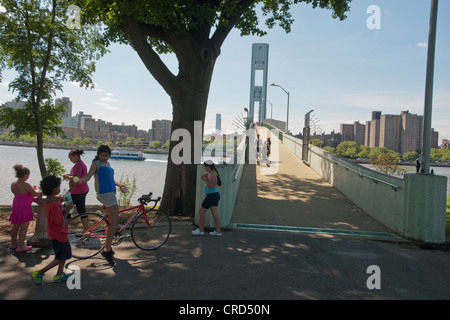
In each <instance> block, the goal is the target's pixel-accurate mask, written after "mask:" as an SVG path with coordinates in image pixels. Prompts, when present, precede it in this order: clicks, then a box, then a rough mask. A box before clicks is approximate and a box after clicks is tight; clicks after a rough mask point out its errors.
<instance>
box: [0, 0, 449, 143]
mask: <svg viewBox="0 0 450 320" xmlns="http://www.w3.org/2000/svg"><path fill="white" fill-rule="evenodd" d="M350 5H351V11H350V12H348V14H347V16H348V18H347V19H346V20H345V21H338V20H334V19H332V18H331V12H330V11H327V10H323V9H312V8H311V5H307V4H300V5H294V6H293V11H292V16H293V18H294V19H295V22H294V23H293V25H292V32H291V33H289V34H286V33H285V32H284V31H283V30H281V29H280V28H279V27H275V28H274V29H271V30H268V35H267V36H265V37H262V38H260V37H253V36H251V37H240V35H239V32H238V31H237V30H234V31H232V32H231V34H230V36H229V37H228V39H227V40H226V41H225V43H224V46H223V47H222V54H221V55H220V56H219V58H218V60H217V63H216V66H215V71H214V74H213V79H212V82H211V90H210V94H209V101H208V108H207V111H206V119H205V133H208V132H212V131H214V129H215V115H216V114H217V113H220V114H221V115H222V128H223V130H224V131H225V130H233V129H234V126H233V124H232V121H233V119H234V118H235V117H236V116H237V115H238V114H244V108H248V106H249V98H250V97H249V89H250V71H251V68H250V62H251V48H252V44H253V43H268V44H269V66H268V73H269V75H268V78H269V81H268V82H269V83H277V84H279V85H281V86H283V88H285V89H286V90H287V91H289V92H290V117H289V129H290V130H291V131H292V133H293V134H297V133H299V132H302V127H303V123H304V118H303V117H304V114H305V113H306V112H308V111H309V110H314V112H313V114H314V116H315V117H316V118H317V119H319V120H320V122H319V123H318V124H319V125H320V128H321V129H322V130H323V131H324V132H327V133H328V132H331V131H333V130H335V131H339V125H340V124H341V123H354V122H355V121H357V120H358V119H364V118H366V114H367V113H368V112H370V111H371V110H380V111H382V112H383V114H399V113H400V112H401V111H402V110H410V112H411V113H414V114H419V115H423V108H424V93H425V70H426V56H427V42H428V29H429V16H430V5H431V2H430V1H419V0H414V1H406V0H397V1H387V0H379V1H375V2H373V1H366V0H361V1H358V2H352V3H351V4H350ZM371 5H377V6H378V7H379V8H380V21H381V23H380V29H373V30H371V29H369V28H368V27H367V24H366V23H367V20H368V18H369V17H370V16H371V14H370V13H367V9H368V7H369V6H371ZM448 12H450V2H449V1H446V2H440V3H439V15H438V24H437V28H438V30H437V47H436V67H435V77H434V100H433V114H432V127H433V128H435V130H436V131H438V132H439V136H440V138H439V139H440V140H442V139H449V138H450V93H449V90H448V88H450V79H449V77H448V74H449V73H450V54H449V53H448V52H450V41H449V38H450V37H449V34H448V32H447V30H450V19H446V15H447V14H448ZM110 50H111V53H109V54H107V55H106V56H105V57H103V58H102V59H101V60H99V61H98V63H97V68H96V69H97V72H96V73H95V74H94V75H93V81H94V82H95V84H96V86H95V89H93V90H85V89H80V88H79V87H78V86H77V84H74V83H65V85H64V92H63V93H58V95H57V97H60V96H69V97H71V99H72V101H73V112H75V113H76V112H78V111H81V110H84V111H85V112H86V113H88V114H91V115H92V116H93V117H94V118H100V119H105V118H107V117H108V121H112V122H118V123H121V122H125V123H128V124H135V125H136V126H138V127H139V128H142V129H150V128H151V120H152V119H170V120H171V119H172V106H171V102H170V98H169V96H168V95H167V94H166V93H165V92H164V90H163V89H162V87H161V86H160V85H159V84H158V83H157V82H156V81H155V80H154V78H153V77H152V76H151V75H150V73H149V72H148V71H147V70H146V69H145V67H144V65H143V63H142V62H141V60H140V59H139V58H138V56H137V54H136V53H135V52H134V51H133V50H132V49H131V48H130V47H127V46H123V45H116V44H115V45H112V46H111V48H110ZM162 59H163V60H164V61H165V62H166V63H167V64H168V67H169V69H171V70H172V71H173V72H174V73H175V74H176V73H177V71H176V70H177V68H178V66H177V63H176V59H175V57H174V56H173V55H167V56H162ZM13 79H14V72H13V71H6V72H4V79H3V80H4V81H3V82H2V83H0V103H4V102H6V101H10V100H11V99H13V98H14V95H13V93H12V92H8V88H7V86H8V83H9V82H10V81H12V80H13ZM230 93H231V94H230ZM267 98H268V100H269V101H270V102H271V106H273V118H274V119H277V120H282V121H286V94H285V93H284V92H283V91H282V90H281V89H280V88H277V87H269V88H268V95H267ZM267 114H268V115H269V114H270V112H267ZM254 116H255V118H256V119H257V114H256V113H255V115H254Z"/></svg>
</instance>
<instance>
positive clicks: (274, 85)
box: [270, 83, 289, 133]
mask: <svg viewBox="0 0 450 320" xmlns="http://www.w3.org/2000/svg"><path fill="white" fill-rule="evenodd" d="M270 86H271V87H280V88H281V89H282V90H283V91H284V92H285V93H286V94H287V116H286V133H287V132H289V92H288V91H286V90H284V88H283V87H282V86H280V85H278V84H275V83H271V84H270Z"/></svg>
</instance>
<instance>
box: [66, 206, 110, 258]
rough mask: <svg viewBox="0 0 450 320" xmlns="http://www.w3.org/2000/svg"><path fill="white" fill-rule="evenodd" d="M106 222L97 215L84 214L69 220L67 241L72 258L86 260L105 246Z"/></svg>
mask: <svg viewBox="0 0 450 320" xmlns="http://www.w3.org/2000/svg"><path fill="white" fill-rule="evenodd" d="M108 225H109V223H108V221H107V220H106V219H105V218H104V217H103V216H101V215H99V214H97V213H84V214H80V215H78V216H76V217H73V218H72V219H70V220H69V241H70V246H71V249H72V256H73V257H75V258H79V259H86V258H90V257H93V256H95V255H96V254H98V253H99V252H100V251H101V250H102V249H103V247H104V246H105V240H106V234H107V232H108Z"/></svg>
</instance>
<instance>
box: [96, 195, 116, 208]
mask: <svg viewBox="0 0 450 320" xmlns="http://www.w3.org/2000/svg"><path fill="white" fill-rule="evenodd" d="M97 199H98V201H100V202H101V203H102V204H103V205H104V206H105V207H112V206H115V205H116V204H118V202H117V197H116V193H115V192H107V193H101V194H100V193H97Z"/></svg>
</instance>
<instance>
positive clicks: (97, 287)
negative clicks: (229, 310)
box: [0, 223, 450, 315]
mask: <svg viewBox="0 0 450 320" xmlns="http://www.w3.org/2000/svg"><path fill="white" fill-rule="evenodd" d="M191 230H192V226H191V225H190V224H186V223H184V224H178V225H175V227H174V230H173V234H172V236H171V237H170V239H169V241H168V242H167V243H166V244H165V245H164V246H163V247H161V248H160V249H158V250H157V251H154V252H146V251H142V250H140V249H138V248H136V247H135V246H134V245H133V243H132V241H131V240H130V239H127V240H125V241H124V242H123V243H122V244H121V245H120V246H117V247H115V249H114V250H115V251H116V262H117V265H116V266H115V267H114V268H111V267H109V266H108V265H107V264H106V261H105V260H104V259H103V258H101V256H100V255H98V256H96V257H94V258H91V259H87V260H76V259H71V260H70V261H69V262H68V264H67V266H68V267H70V266H74V265H76V266H78V267H79V268H80V270H81V271H80V272H81V273H80V280H81V281H80V289H73V290H70V289H68V288H67V286H66V284H65V283H52V282H51V280H52V277H53V275H54V273H55V271H56V270H51V271H49V272H48V274H47V275H46V276H45V277H44V283H43V284H42V286H41V287H37V286H35V285H34V283H33V282H32V281H31V278H30V274H31V272H32V271H34V270H38V269H39V268H42V267H43V266H45V265H47V264H48V263H49V262H50V261H52V260H53V258H54V257H53V255H52V252H51V250H39V249H33V250H32V252H26V253H21V254H16V253H13V252H10V251H9V250H8V249H7V245H6V244H0V299H1V300H4V299H46V300H47V299H49V300H50V299H51V300H53V299H89V300H92V299H124V300H128V299H152V300H158V299H171V300H172V299H174V300H178V299H188V300H201V301H198V302H197V305H202V303H203V304H204V305H208V302H207V301H205V300H210V299H212V300H223V299H231V300H244V299H245V300H262V301H261V303H266V304H270V303H271V300H279V299H282V300H284V299H289V300H291V299H293V300H296V299H450V290H449V288H450V268H449V267H448V266H449V265H450V253H449V252H443V251H433V250H423V249H420V248H418V247H417V246H415V245H413V244H412V243H409V242H402V243H393V242H384V241H375V240H368V239H362V238H355V237H335V236H321V235H311V234H300V233H284V232H260V231H247V230H231V231H225V232H224V234H223V236H222V237H220V238H219V237H212V236H204V237H194V236H192V235H191V234H190V231H191ZM371 265H377V266H379V268H380V276H381V277H380V286H381V287H380V289H372V290H371V289H369V288H368V287H367V280H368V278H369V276H371V274H368V273H367V269H368V267H369V266H371ZM241 303H246V302H244V301H241ZM228 304H229V302H228ZM252 304H254V302H253V303H252ZM155 306H156V305H155ZM273 307H275V306H273ZM297 307H298V306H297ZM295 308H296V307H295V305H292V309H293V310H290V311H295ZM33 310H34V309H33ZM173 311H174V308H167V309H166V311H165V312H169V313H170V312H173ZM76 312H77V311H76ZM276 314H277V313H276V312H275V311H274V310H273V313H272V315H276ZM168 315H169V314H168Z"/></svg>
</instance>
